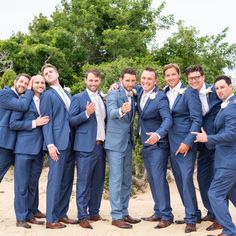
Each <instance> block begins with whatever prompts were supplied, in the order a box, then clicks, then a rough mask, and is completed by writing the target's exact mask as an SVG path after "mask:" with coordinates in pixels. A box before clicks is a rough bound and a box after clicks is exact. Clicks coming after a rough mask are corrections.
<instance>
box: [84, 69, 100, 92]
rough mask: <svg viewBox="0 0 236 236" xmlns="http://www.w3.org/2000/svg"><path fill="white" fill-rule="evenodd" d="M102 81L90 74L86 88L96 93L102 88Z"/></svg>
mask: <svg viewBox="0 0 236 236" xmlns="http://www.w3.org/2000/svg"><path fill="white" fill-rule="evenodd" d="M100 83H101V79H100V78H99V77H96V76H95V75H94V74H93V73H88V76H87V78H86V79H85V84H86V87H87V88H88V89H89V90H90V91H92V92H96V91H97V90H98V88H99V86H100Z"/></svg>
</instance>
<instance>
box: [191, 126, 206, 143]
mask: <svg viewBox="0 0 236 236" xmlns="http://www.w3.org/2000/svg"><path fill="white" fill-rule="evenodd" d="M201 131H202V133H199V132H192V134H194V135H196V139H195V140H194V143H207V142H208V139H207V133H206V132H205V130H204V129H203V128H201Z"/></svg>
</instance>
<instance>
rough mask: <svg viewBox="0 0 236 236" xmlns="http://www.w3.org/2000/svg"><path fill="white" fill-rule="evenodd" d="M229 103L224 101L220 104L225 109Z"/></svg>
mask: <svg viewBox="0 0 236 236" xmlns="http://www.w3.org/2000/svg"><path fill="white" fill-rule="evenodd" d="M228 104H229V101H224V102H222V103H221V105H220V107H221V109H225V108H226V107H227V106H228Z"/></svg>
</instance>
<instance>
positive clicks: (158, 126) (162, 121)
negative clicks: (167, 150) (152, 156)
mask: <svg viewBox="0 0 236 236" xmlns="http://www.w3.org/2000/svg"><path fill="white" fill-rule="evenodd" d="M152 93H153V94H154V93H156V97H155V98H154V99H151V98H148V100H147V102H146V104H145V106H144V108H143V110H142V109H141V108H140V100H141V97H142V94H143V90H142V89H140V90H138V93H137V108H138V113H139V121H138V129H137V132H138V133H139V130H140V128H141V141H142V144H143V145H145V146H149V144H146V143H145V141H146V140H147V139H148V138H149V136H147V135H146V132H156V133H157V134H159V135H160V137H161V139H160V140H159V141H158V143H157V145H159V146H161V147H162V146H163V147H168V140H167V133H168V130H169V128H170V127H171V125H172V117H171V114H170V109H169V101H168V98H167V96H166V95H165V93H163V92H161V91H159V90H158V89H157V88H155V89H154V90H153V92H152Z"/></svg>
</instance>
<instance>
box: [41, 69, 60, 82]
mask: <svg viewBox="0 0 236 236" xmlns="http://www.w3.org/2000/svg"><path fill="white" fill-rule="evenodd" d="M42 74H43V76H44V78H45V80H46V82H47V83H48V85H59V74H58V72H57V70H56V69H55V68H53V67H50V66H48V67H45V68H44V70H43V71H42Z"/></svg>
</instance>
